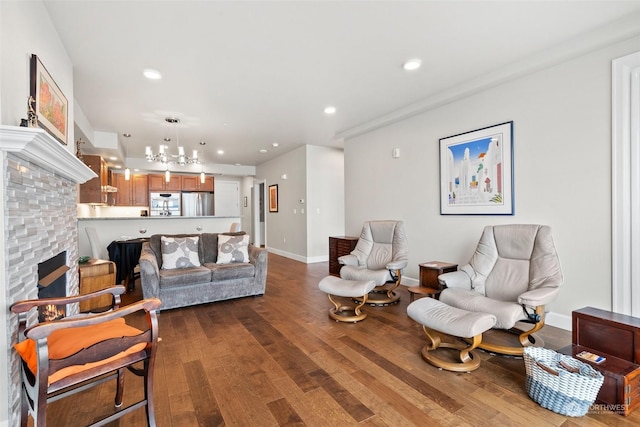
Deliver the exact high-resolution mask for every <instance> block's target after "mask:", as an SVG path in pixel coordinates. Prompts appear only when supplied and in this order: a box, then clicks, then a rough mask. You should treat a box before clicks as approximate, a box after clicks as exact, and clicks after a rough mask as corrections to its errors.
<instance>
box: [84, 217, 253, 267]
mask: <svg viewBox="0 0 640 427" xmlns="http://www.w3.org/2000/svg"><path fill="white" fill-rule="evenodd" d="M234 222H238V223H240V224H242V221H241V219H240V217H219V216H198V217H184V216H133V217H111V218H104V217H91V218H78V251H79V255H81V256H82V255H91V247H90V246H89V238H88V237H87V232H86V230H85V229H86V228H87V227H93V228H95V229H96V231H97V233H98V238H99V240H100V248H101V249H102V254H101V256H100V258H101V259H109V255H108V254H107V246H108V245H109V243H111V242H112V241H114V240H121V239H123V238H127V237H129V238H136V237H149V236H151V235H152V234H160V233H163V234H196V233H222V232H225V231H229V227H231V224H233V223H234ZM198 228H201V229H200V230H198ZM141 231H144V232H141Z"/></svg>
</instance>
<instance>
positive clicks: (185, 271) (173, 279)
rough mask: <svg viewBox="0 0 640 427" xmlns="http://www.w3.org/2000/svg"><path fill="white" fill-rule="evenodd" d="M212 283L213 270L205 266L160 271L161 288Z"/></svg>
mask: <svg viewBox="0 0 640 427" xmlns="http://www.w3.org/2000/svg"><path fill="white" fill-rule="evenodd" d="M210 281H211V270H210V269H208V268H207V267H203V266H200V267H191V268H176V269H173V270H160V287H161V288H165V287H174V286H184V285H192V284H197V283H207V282H210Z"/></svg>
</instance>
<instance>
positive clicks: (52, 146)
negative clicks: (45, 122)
mask: <svg viewBox="0 0 640 427" xmlns="http://www.w3.org/2000/svg"><path fill="white" fill-rule="evenodd" d="M0 150H2V151H3V152H7V153H13V154H15V155H18V156H20V157H24V158H26V159H28V160H30V161H32V162H34V163H35V164H37V165H39V166H40V167H42V168H44V169H47V170H49V171H51V172H53V173H55V174H57V175H60V176H63V177H65V178H67V179H69V180H71V181H73V182H75V183H77V184H82V183H84V182H87V181H88V180H90V179H92V178H95V177H97V176H98V175H96V174H95V173H94V172H93V171H92V170H91V169H90V168H89V167H88V166H87V165H85V164H84V163H83V162H82V161H81V160H80V159H78V158H77V157H76V156H74V155H73V154H71V153H70V152H69V150H67V149H66V148H65V147H64V146H63V145H62V144H61V143H60V142H58V141H57V140H56V139H54V138H53V137H52V136H51V135H49V134H48V133H47V132H46V131H45V130H44V129H40V128H28V127H20V126H0Z"/></svg>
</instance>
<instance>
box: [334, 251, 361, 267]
mask: <svg viewBox="0 0 640 427" xmlns="http://www.w3.org/2000/svg"><path fill="white" fill-rule="evenodd" d="M338 263H339V264H341V265H353V266H355V267H357V266H358V257H357V256H355V255H352V254H347V255H342V256H341V257H339V258H338Z"/></svg>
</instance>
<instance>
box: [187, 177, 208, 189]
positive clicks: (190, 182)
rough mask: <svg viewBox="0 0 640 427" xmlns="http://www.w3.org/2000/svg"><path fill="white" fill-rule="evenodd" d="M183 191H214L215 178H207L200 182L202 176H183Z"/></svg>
mask: <svg viewBox="0 0 640 427" xmlns="http://www.w3.org/2000/svg"><path fill="white" fill-rule="evenodd" d="M182 190H183V191H213V177H212V176H205V177H204V182H200V175H182Z"/></svg>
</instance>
